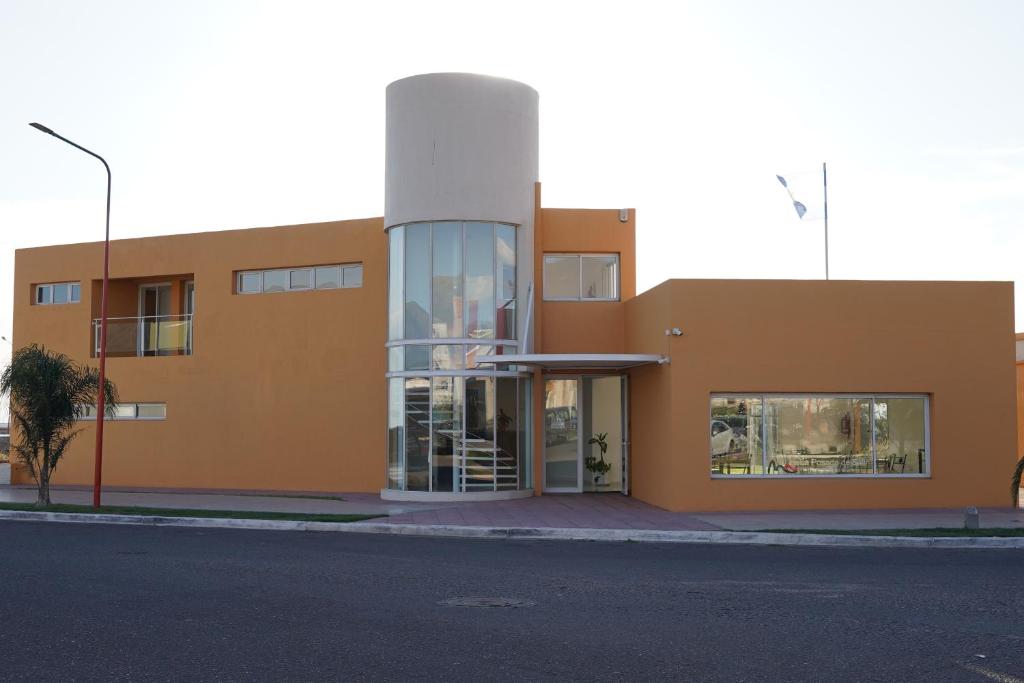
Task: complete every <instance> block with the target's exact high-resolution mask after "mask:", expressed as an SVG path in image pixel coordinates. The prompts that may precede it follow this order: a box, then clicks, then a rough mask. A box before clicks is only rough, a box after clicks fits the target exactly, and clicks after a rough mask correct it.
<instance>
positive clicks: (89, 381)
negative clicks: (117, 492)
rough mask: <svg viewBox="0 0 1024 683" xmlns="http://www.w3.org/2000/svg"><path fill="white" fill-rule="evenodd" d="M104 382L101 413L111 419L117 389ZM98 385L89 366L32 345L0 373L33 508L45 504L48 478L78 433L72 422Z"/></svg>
mask: <svg viewBox="0 0 1024 683" xmlns="http://www.w3.org/2000/svg"><path fill="white" fill-rule="evenodd" d="M104 384H105V386H104V397H105V400H106V404H107V410H106V412H107V414H108V415H113V411H114V406H115V405H116V404H117V389H116V388H115V387H114V385H113V383H111V382H110V380H106V381H105V382H104ZM98 387H99V372H97V371H96V369H95V368H91V367H88V366H79V365H77V364H76V363H75V362H74V361H72V360H71V359H70V358H68V357H67V356H65V355H64V354H62V353H55V352H53V351H47V350H46V348H45V347H41V346H36V345H35V344H32V345H31V346H25V347H23V348H20V349H18V350H17V351H15V352H14V355H13V356H12V357H11V364H10V365H9V366H7V368H6V369H5V370H4V371H3V374H2V375H0V396H10V399H11V401H10V403H11V421H12V423H13V425H12V426H16V427H17V438H16V440H14V441H13V442H12V444H11V448H12V450H13V451H14V452H15V453H16V454H17V456H18V459H19V460H20V461H21V463H22V464H23V465H24V466H25V467H26V468H28V471H29V472H30V473H31V474H32V478H33V479H35V481H36V485H37V486H38V489H39V495H38V496H37V498H36V506H39V507H42V506H46V505H49V504H50V478H51V476H52V475H53V471H54V470H55V469H57V464H58V463H59V462H60V459H61V458H62V457H63V456H64V453H65V452H66V451H67V447H68V444H70V443H71V440H72V439H74V438H75V436H76V435H77V434H78V430H75V429H74V427H75V423H76V422H78V420H79V419H80V418H81V417H82V416H83V415H84V414H85V411H86V408H87V407H89V406H94V405H95V404H96V392H97V389H98ZM13 435H14V434H13V432H12V436H13Z"/></svg>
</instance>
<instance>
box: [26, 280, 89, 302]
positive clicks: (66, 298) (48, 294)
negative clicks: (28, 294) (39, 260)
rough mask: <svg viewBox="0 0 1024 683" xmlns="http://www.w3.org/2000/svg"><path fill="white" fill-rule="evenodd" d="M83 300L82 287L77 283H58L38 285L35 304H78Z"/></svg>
mask: <svg viewBox="0 0 1024 683" xmlns="http://www.w3.org/2000/svg"><path fill="white" fill-rule="evenodd" d="M81 299H82V287H81V285H80V284H79V283H77V282H58V283H55V284H45V285H36V298H35V302H36V304H38V305H41V306H43V305H49V304H77V303H78V302H79V301H81Z"/></svg>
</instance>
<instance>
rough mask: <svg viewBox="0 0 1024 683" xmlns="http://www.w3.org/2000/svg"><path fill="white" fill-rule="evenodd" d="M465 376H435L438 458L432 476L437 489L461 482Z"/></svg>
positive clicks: (433, 415) (433, 414)
mask: <svg viewBox="0 0 1024 683" xmlns="http://www.w3.org/2000/svg"><path fill="white" fill-rule="evenodd" d="M462 382H463V380H462V378H461V377H434V378H433V396H434V402H433V407H432V412H431V424H432V425H433V426H434V446H433V448H434V458H433V463H432V465H431V476H432V477H433V487H434V490H435V491H456V490H458V489H457V488H456V487H457V486H458V483H459V482H458V474H457V472H458V469H459V468H458V465H459V463H458V461H457V456H458V455H459V453H458V452H457V449H458V443H459V441H460V436H461V433H462V386H463V384H462Z"/></svg>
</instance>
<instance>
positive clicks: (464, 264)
mask: <svg viewBox="0 0 1024 683" xmlns="http://www.w3.org/2000/svg"><path fill="white" fill-rule="evenodd" d="M388 240H389V242H388V245H389V246H388V248H389V256H388V342H387V346H388V373H387V376H388V380H387V381H388V488H389V489H394V490H401V491H436V492H446V493H458V492H469V491H506V490H516V489H523V488H529V487H530V485H531V482H530V479H531V473H530V471H529V465H530V458H529V457H528V452H529V446H530V444H529V439H528V438H527V430H526V426H527V423H528V418H529V412H530V411H529V406H530V403H529V392H530V386H529V379H528V378H526V377H524V376H522V375H521V374H520V373H518V372H515V371H511V370H507V369H504V368H502V366H498V368H495V367H494V366H490V365H486V366H480V367H477V365H476V360H475V359H476V357H477V356H481V355H496V354H498V355H500V354H505V353H515V352H516V349H517V348H518V342H517V330H516V226H514V225H509V224H506V223H491V222H481V221H435V222H424V223H408V224H405V225H398V226H395V227H392V228H390V229H389V230H388ZM499 368H500V369H499Z"/></svg>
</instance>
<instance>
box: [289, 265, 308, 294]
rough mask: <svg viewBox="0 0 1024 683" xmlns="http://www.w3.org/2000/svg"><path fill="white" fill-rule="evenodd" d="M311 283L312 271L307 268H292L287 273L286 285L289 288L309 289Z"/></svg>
mask: <svg viewBox="0 0 1024 683" xmlns="http://www.w3.org/2000/svg"><path fill="white" fill-rule="evenodd" d="M312 283H313V271H311V270H309V269H308V268H304V269H302V270H293V271H291V272H290V273H289V274H288V286H289V287H290V288H291V289H309V286H310V285H311V284H312Z"/></svg>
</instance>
